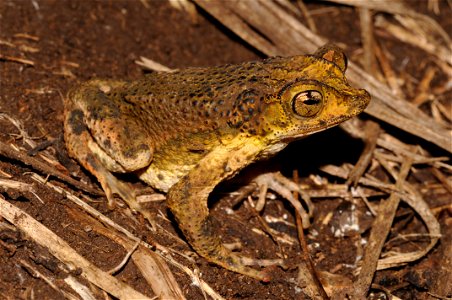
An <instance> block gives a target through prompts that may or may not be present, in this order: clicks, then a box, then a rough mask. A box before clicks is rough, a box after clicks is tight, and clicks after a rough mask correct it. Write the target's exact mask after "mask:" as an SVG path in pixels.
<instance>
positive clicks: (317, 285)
mask: <svg viewBox="0 0 452 300" xmlns="http://www.w3.org/2000/svg"><path fill="white" fill-rule="evenodd" d="M293 181H294V182H295V183H296V184H298V171H297V170H294V171H293ZM293 197H294V198H295V199H298V192H297V191H293ZM295 217H296V221H297V233H298V240H299V242H300V248H301V250H302V253H303V254H302V256H303V261H304V262H305V264H306V268H307V269H308V270H309V273H310V275H311V276H309V277H310V279H311V280H310V283H311V285H310V287H311V288H314V289H315V291H313V292H316V293H318V294H319V295H320V296H321V298H322V299H329V297H328V295H327V293H326V292H325V289H324V288H323V285H322V283H321V282H320V280H319V276H318V274H317V272H316V270H315V267H314V264H313V263H312V260H311V256H310V255H309V248H308V243H307V241H306V237H305V235H304V232H303V221H302V220H301V215H300V214H299V212H298V211H297V210H296V209H295ZM305 276H306V275H305Z"/></svg>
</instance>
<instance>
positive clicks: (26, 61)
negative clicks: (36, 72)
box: [0, 54, 35, 66]
mask: <svg viewBox="0 0 452 300" xmlns="http://www.w3.org/2000/svg"><path fill="white" fill-rule="evenodd" d="M0 60H4V61H12V62H16V63H20V64H24V65H28V66H34V65H35V63H34V61H32V60H29V59H25V58H20V57H14V56H8V55H3V54H0Z"/></svg>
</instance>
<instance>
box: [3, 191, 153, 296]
mask: <svg viewBox="0 0 452 300" xmlns="http://www.w3.org/2000/svg"><path fill="white" fill-rule="evenodd" d="M0 215H1V216H2V217H3V218H5V219H6V220H8V221H9V222H11V223H12V224H14V225H15V226H17V227H18V228H19V229H20V230H21V231H23V232H24V233H25V234H27V235H28V236H29V237H30V238H31V239H32V240H34V241H35V242H36V243H38V244H39V245H41V246H42V247H45V248H46V249H48V250H49V252H50V253H52V254H53V255H54V256H55V257H57V258H58V259H59V260H61V261H62V262H64V263H65V264H67V265H68V266H76V267H77V268H80V269H81V270H82V273H81V275H80V276H82V277H84V278H85V279H86V280H88V281H90V282H91V283H93V284H94V285H96V286H98V287H100V288H101V289H103V290H104V291H106V292H108V293H109V294H111V295H113V296H114V297H116V298H119V299H150V298H148V297H146V296H145V295H143V294H142V293H140V292H138V291H136V290H135V289H133V288H131V287H130V286H128V285H127V284H125V283H123V282H121V281H119V280H117V279H116V278H114V277H113V276H111V275H109V274H108V273H106V272H104V271H102V270H101V269H99V268H97V267H96V266H94V265H93V264H92V263H90V262H89V261H87V260H86V259H85V258H83V257H81V256H80V255H79V254H78V253H77V252H76V251H75V250H74V249H73V248H72V247H70V246H69V244H68V243H66V242H65V241H64V240H62V239H61V238H59V237H58V236H57V235H55V234H54V233H53V232H52V231H50V230H49V229H48V228H47V227H45V226H43V225H42V224H41V223H39V222H38V221H36V220H35V219H33V218H32V217H31V216H30V215H29V214H27V213H26V212H25V211H23V210H21V209H19V208H18V207H16V206H14V205H12V204H11V203H9V202H7V201H6V200H4V199H2V198H0Z"/></svg>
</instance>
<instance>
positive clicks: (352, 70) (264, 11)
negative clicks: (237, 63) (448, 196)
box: [195, 0, 452, 152]
mask: <svg viewBox="0 0 452 300" xmlns="http://www.w3.org/2000/svg"><path fill="white" fill-rule="evenodd" d="M195 2H196V3H197V4H198V5H200V6H201V7H202V8H203V9H205V10H206V11H207V12H209V13H210V14H211V15H212V16H214V17H215V18H217V19H218V20H219V21H220V22H221V23H223V25H225V26H226V27H228V28H229V29H230V30H232V31H233V32H234V33H236V34H237V35H238V36H240V37H241V38H242V39H244V40H245V41H246V42H247V43H249V44H250V45H252V46H254V47H256V48H257V49H258V50H259V51H262V52H263V53H265V54H267V55H269V56H273V55H285V56H287V55H296V54H300V53H310V52H313V51H314V50H315V49H317V48H318V47H319V46H321V45H323V44H325V42H326V40H325V39H324V38H321V37H319V36H318V35H316V34H315V33H313V32H312V31H310V30H309V29H308V28H307V27H305V26H304V25H303V24H302V23H300V22H299V21H298V20H297V19H296V18H294V17H293V16H292V15H291V14H290V13H288V12H286V11H285V10H283V9H282V8H281V7H280V6H278V5H277V4H276V3H274V2H273V1H259V0H254V1H251V0H249V1H239V2H237V1H225V2H217V1H207V0H195ZM272 24H278V26H273V25H272ZM347 77H348V78H349V80H350V82H352V83H353V84H355V85H356V86H359V87H361V88H364V89H366V90H367V91H368V92H370V93H371V95H372V96H373V100H372V101H371V103H370V105H369V106H368V108H367V109H366V113H368V114H370V115H371V116H374V117H376V118H377V119H379V120H381V121H384V122H386V123H389V124H391V125H393V126H396V127H398V128H400V129H402V130H404V131H406V132H409V133H411V134H413V135H416V136H419V137H421V138H423V139H425V140H427V141H430V142H432V143H434V144H436V145H437V146H439V147H441V148H443V149H445V150H447V151H449V152H452V147H451V144H450V133H449V131H448V130H446V129H445V128H443V127H442V126H440V125H438V124H437V123H436V122H435V121H434V120H433V119H432V118H430V117H428V116H427V115H425V114H424V113H423V112H421V111H420V110H419V109H418V108H417V107H416V106H415V105H412V104H411V103H409V102H407V101H405V100H404V99H399V98H397V97H395V96H394V95H393V94H392V93H391V91H390V89H388V88H387V86H386V85H385V84H382V83H380V82H379V81H378V80H376V79H375V78H374V77H373V76H371V75H370V74H368V73H367V72H365V71H364V70H362V69H361V68H359V67H358V66H357V65H356V64H354V63H352V62H350V64H349V68H348V75H347Z"/></svg>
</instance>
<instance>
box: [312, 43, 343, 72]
mask: <svg viewBox="0 0 452 300" xmlns="http://www.w3.org/2000/svg"><path fill="white" fill-rule="evenodd" d="M314 56H316V57H319V58H323V59H325V60H328V61H330V62H332V63H333V64H335V65H336V66H337V67H338V68H339V69H340V70H341V71H342V73H345V70H346V69H347V57H346V56H345V54H344V52H343V51H342V49H341V48H339V47H338V46H336V45H334V44H326V45H325V46H323V47H321V48H319V49H318V50H317V51H316V52H315V53H314Z"/></svg>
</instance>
